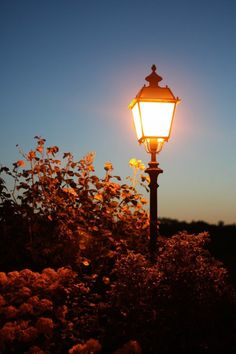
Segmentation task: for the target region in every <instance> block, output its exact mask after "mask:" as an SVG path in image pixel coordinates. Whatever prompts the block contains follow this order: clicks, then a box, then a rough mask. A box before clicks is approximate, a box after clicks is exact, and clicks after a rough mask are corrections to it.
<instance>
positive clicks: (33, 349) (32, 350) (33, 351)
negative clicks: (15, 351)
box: [27, 345, 45, 354]
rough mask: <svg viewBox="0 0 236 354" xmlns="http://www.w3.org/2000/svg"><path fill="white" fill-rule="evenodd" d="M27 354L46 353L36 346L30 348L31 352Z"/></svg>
mask: <svg viewBox="0 0 236 354" xmlns="http://www.w3.org/2000/svg"><path fill="white" fill-rule="evenodd" d="M27 354H45V352H44V351H43V350H42V349H40V348H39V347H37V346H36V345H34V346H33V347H30V350H29V351H28V352H27Z"/></svg>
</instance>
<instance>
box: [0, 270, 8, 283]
mask: <svg viewBox="0 0 236 354" xmlns="http://www.w3.org/2000/svg"><path fill="white" fill-rule="evenodd" d="M6 283H7V276H6V273H3V272H0V286H4V285H5V284H6Z"/></svg>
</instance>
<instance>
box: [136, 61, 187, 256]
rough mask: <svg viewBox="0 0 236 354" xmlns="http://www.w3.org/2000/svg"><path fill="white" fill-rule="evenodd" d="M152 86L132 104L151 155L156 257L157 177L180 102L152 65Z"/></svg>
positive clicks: (151, 245) (151, 244) (152, 241)
mask: <svg viewBox="0 0 236 354" xmlns="http://www.w3.org/2000/svg"><path fill="white" fill-rule="evenodd" d="M145 80H146V81H148V83H149V85H148V86H145V85H144V87H143V88H142V89H141V90H140V91H139V93H138V94H137V96H136V97H135V98H134V99H133V100H132V101H131V103H130V104H129V108H130V109H131V110H132V113H133V120H134V126H135V129H136V134H137V138H138V141H139V143H140V144H142V143H143V144H144V146H145V149H146V151H147V152H149V153H150V154H151V161H150V162H149V164H148V165H149V167H148V168H147V169H146V170H145V172H147V173H148V174H149V177H150V183H149V188H150V242H149V248H150V252H151V255H152V256H153V257H154V256H155V253H156V246H157V236H158V232H159V230H158V226H157V188H158V184H157V178H158V175H159V174H160V173H162V172H163V170H162V169H160V168H159V167H158V166H159V163H158V162H157V160H156V155H157V154H158V153H159V152H160V151H161V149H162V147H163V144H164V143H165V142H167V141H168V140H169V138H170V134H171V128H172V122H173V118H174V114H175V108H176V104H177V103H178V102H179V101H180V99H179V98H178V97H175V96H174V95H173V93H172V92H171V90H170V88H169V87H168V86H165V87H160V86H159V82H160V81H161V80H162V77H161V76H159V75H158V74H157V73H156V66H155V65H153V66H152V73H151V74H150V75H149V76H147V77H146V78H145Z"/></svg>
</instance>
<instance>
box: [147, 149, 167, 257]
mask: <svg viewBox="0 0 236 354" xmlns="http://www.w3.org/2000/svg"><path fill="white" fill-rule="evenodd" d="M148 165H149V167H148V168H147V169H146V170H145V172H146V173H148V174H149V177H150V183H149V188H150V235H149V251H150V255H151V259H152V260H154V259H155V255H156V250H157V237H158V234H159V229H158V225H157V223H158V216H157V212H158V208H157V188H158V183H157V179H158V175H159V174H160V173H163V170H162V169H161V168H159V167H158V166H159V163H158V162H157V161H156V154H155V153H151V161H150V162H149V164H148Z"/></svg>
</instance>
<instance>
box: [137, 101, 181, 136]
mask: <svg viewBox="0 0 236 354" xmlns="http://www.w3.org/2000/svg"><path fill="white" fill-rule="evenodd" d="M174 108H175V103H173V102H140V111H141V115H142V126H143V135H144V136H146V137H151V136H153V137H161V138H168V137H169V134H170V128H171V123H172V117H173V113H174Z"/></svg>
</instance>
